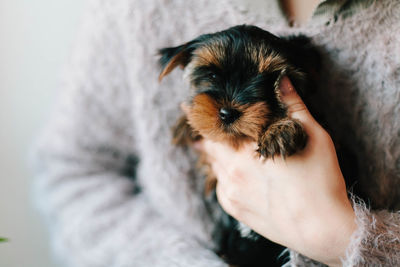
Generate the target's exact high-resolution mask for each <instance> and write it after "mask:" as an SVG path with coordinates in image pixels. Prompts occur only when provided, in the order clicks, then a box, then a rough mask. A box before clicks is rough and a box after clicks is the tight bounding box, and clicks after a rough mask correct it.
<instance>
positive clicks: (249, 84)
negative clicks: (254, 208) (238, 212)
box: [159, 25, 318, 266]
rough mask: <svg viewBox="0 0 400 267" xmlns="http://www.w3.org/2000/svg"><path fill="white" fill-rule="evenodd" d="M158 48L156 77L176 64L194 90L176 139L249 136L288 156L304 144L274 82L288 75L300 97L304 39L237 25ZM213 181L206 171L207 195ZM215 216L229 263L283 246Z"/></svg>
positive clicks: (270, 254)
mask: <svg viewBox="0 0 400 267" xmlns="http://www.w3.org/2000/svg"><path fill="white" fill-rule="evenodd" d="M159 53H160V56H161V58H160V65H161V68H162V72H161V74H160V77H159V78H160V80H161V79H162V78H163V77H164V76H166V75H167V74H168V73H170V72H171V71H172V70H173V69H174V68H175V67H177V66H180V67H182V68H184V69H185V70H184V72H185V76H186V77H187V78H188V79H189V82H190V85H191V87H192V90H193V94H192V97H191V99H190V100H189V101H188V111H187V112H186V113H187V114H185V115H183V116H182V117H181V118H180V119H179V120H178V122H177V124H176V125H175V127H174V128H173V142H174V143H175V144H177V145H190V144H192V143H193V142H195V141H197V140H199V139H201V138H203V137H204V138H209V139H211V140H214V141H217V142H226V143H228V144H230V145H231V146H232V147H234V148H240V147H241V145H242V144H244V143H245V142H249V141H253V142H257V144H258V149H257V153H258V154H259V155H260V156H261V157H264V158H274V157H275V156H282V157H283V158H285V157H289V156H291V155H292V154H295V153H296V152H298V151H301V150H302V149H303V148H304V147H305V146H306V144H307V134H306V132H305V131H304V128H303V126H302V125H301V123H300V122H299V121H298V120H296V119H292V118H289V117H288V112H287V107H286V106H285V104H284V103H282V101H281V99H280V98H281V92H280V90H279V83H280V81H281V79H282V77H284V76H288V77H289V79H290V80H291V82H292V83H293V85H294V87H295V88H296V90H297V91H298V93H299V94H300V96H302V95H303V94H304V93H305V92H306V89H308V88H309V87H310V81H311V80H312V79H311V78H310V77H311V76H312V74H313V72H314V70H315V69H316V68H317V64H318V53H317V52H316V51H315V49H314V48H313V47H312V46H311V44H310V42H309V40H308V39H307V38H305V37H303V36H297V37H287V38H279V37H277V36H275V35H273V34H271V33H269V32H267V31H264V30H262V29H260V28H258V27H255V26H248V25H241V26H236V27H232V28H229V29H227V30H224V31H221V32H217V33H212V34H204V35H201V36H199V37H198V38H196V39H194V40H192V41H189V42H187V43H185V44H182V45H180V46H176V47H170V48H163V49H161V50H160V51H159ZM215 184H216V180H215V178H214V177H213V175H212V174H211V173H209V174H208V177H207V179H206V185H205V191H206V193H207V194H208V193H210V192H212V191H213V189H214V188H215ZM214 196H215V191H214ZM213 201H215V197H214V200H213ZM216 220H217V222H216V230H215V241H216V243H217V246H218V251H217V252H218V254H219V255H221V256H222V257H223V258H224V259H225V260H226V261H227V262H228V263H229V264H231V265H235V266H274V265H277V264H278V261H277V257H278V256H279V254H280V253H281V252H282V250H283V247H281V246H279V245H276V244H274V243H272V242H270V241H268V240H267V239H265V238H263V237H261V236H259V235H258V234H256V233H255V232H253V231H250V230H249V229H248V228H246V227H245V226H244V225H242V224H240V223H238V222H237V221H236V220H234V219H233V218H232V217H230V216H228V215H227V214H226V213H224V214H223V215H222V216H220V217H219V218H217V219H216Z"/></svg>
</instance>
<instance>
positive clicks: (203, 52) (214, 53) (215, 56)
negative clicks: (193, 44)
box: [193, 45, 225, 66]
mask: <svg viewBox="0 0 400 267" xmlns="http://www.w3.org/2000/svg"><path fill="white" fill-rule="evenodd" d="M224 55H225V52H224V50H223V49H222V48H221V47H219V46H218V45H212V46H210V47H208V46H204V47H201V48H199V49H197V50H196V51H195V52H194V56H195V57H194V59H193V62H194V64H195V65H197V66H202V65H204V66H208V65H215V66H220V59H222V58H223V57H224Z"/></svg>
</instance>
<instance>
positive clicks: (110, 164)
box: [32, 0, 400, 267]
mask: <svg viewBox="0 0 400 267" xmlns="http://www.w3.org/2000/svg"><path fill="white" fill-rule="evenodd" d="M399 14H400V6H399V2H398V1H396V0H392V1H389V0H388V1H377V2H375V3H374V4H372V5H371V6H370V7H368V8H367V9H365V10H361V11H359V12H358V13H357V14H354V15H352V16H351V17H347V18H341V17H340V16H339V17H337V18H336V21H333V20H332V21H330V23H329V25H321V24H318V25H313V24H312V23H311V24H310V25H308V26H304V27H302V28H296V29H292V28H288V27H287V26H286V25H285V23H284V22H283V20H275V19H273V18H274V17H273V16H268V14H265V17H261V16H252V14H251V13H249V12H248V11H246V10H244V9H241V8H238V7H237V6H236V5H235V4H232V3H230V2H229V1H228V0H220V1H211V0H201V1H200V0H199V1H185V0H175V1H166V0H135V1H133V0H120V1H111V0H93V1H92V2H91V4H90V8H89V9H88V12H87V14H86V18H87V19H86V20H85V23H84V24H83V26H82V31H81V33H80V35H79V37H78V40H77V42H76V46H75V49H74V53H73V57H72V58H71V62H69V64H68V68H67V71H66V72H65V74H64V79H63V80H62V82H61V84H60V90H59V97H58V102H57V103H56V104H55V105H54V112H53V113H52V118H51V119H50V121H49V123H48V127H46V129H45V130H44V131H43V134H42V135H41V138H40V139H39V140H38V141H37V142H36V144H35V146H34V149H33V153H32V158H33V161H34V170H35V173H36V180H35V181H36V182H35V184H36V199H37V202H38V206H39V207H40V209H41V211H42V213H43V214H44V215H45V216H46V218H47V221H48V224H49V226H50V229H51V233H52V242H53V247H54V250H55V252H56V253H57V255H58V257H59V258H60V261H62V262H64V263H66V265H67V266H76V267H81V266H82V267H83V266H85V267H95V266H107V267H110V266H115V267H120V266H160V267H163V266H165V267H171V266H182V267H187V266H194V267H197V266H198V267H214V266H226V264H225V263H223V261H222V260H221V259H219V258H218V256H217V255H215V254H214V253H213V251H212V248H213V244H212V242H211V237H210V236H211V229H212V221H211V219H210V218H209V216H208V213H207V211H206V208H205V205H204V202H203V199H202V193H201V191H202V183H203V180H202V177H201V175H200V174H198V173H197V172H196V171H195V169H194V165H195V162H196V154H195V153H193V151H191V150H187V149H182V148H176V147H174V146H173V145H171V141H170V140H171V133H170V128H171V126H172V125H173V124H174V123H175V121H176V120H177V118H178V117H179V115H180V114H181V111H180V109H179V104H180V102H182V101H184V100H186V99H187V98H188V96H189V93H190V92H189V91H188V88H187V86H186V85H185V84H184V83H183V81H182V72H181V71H178V70H177V71H174V72H173V73H171V75H169V76H168V77H166V78H165V79H164V80H163V82H162V83H161V84H160V83H158V80H157V77H158V74H159V67H158V66H157V56H156V51H157V49H159V48H162V47H167V46H175V45H180V44H182V43H184V42H186V41H189V40H191V39H193V38H195V37H196V36H198V35H199V34H203V33H207V32H215V31H218V30H223V29H226V28H228V27H230V26H234V25H237V24H244V23H246V24H253V25H256V26H259V27H261V28H264V29H266V30H269V31H271V32H273V33H275V34H278V35H280V34H282V35H286V34H293V33H303V34H305V35H308V36H310V38H311V39H312V40H313V42H314V43H315V44H316V45H317V46H318V47H320V49H321V51H323V62H324V64H323V65H324V66H323V68H322V71H321V73H322V75H323V77H322V78H323V79H322V80H323V81H324V85H323V87H322V88H323V90H320V91H318V92H317V93H316V94H315V97H314V102H313V105H314V106H315V108H318V109H319V111H320V112H321V113H323V114H324V115H325V117H326V119H327V122H328V124H329V125H331V126H334V127H332V129H333V131H332V135H333V136H334V137H335V138H337V139H339V140H341V142H343V143H344V144H345V145H346V146H348V147H349V148H351V149H353V150H354V151H355V153H356V154H357V158H358V165H359V166H360V170H361V173H360V176H359V177H356V178H357V180H358V183H357V185H356V186H359V188H360V190H361V191H362V192H364V194H365V196H367V197H368V198H369V201H370V202H369V203H371V208H372V211H370V210H369V209H367V208H366V207H365V206H363V205H358V204H355V205H358V206H355V210H356V214H357V222H358V225H359V227H358V230H357V232H356V233H355V234H354V236H353V238H352V241H351V244H350V245H349V248H348V251H347V256H346V258H345V259H343V263H344V265H345V266H372V265H373V266H394V265H398V261H400V255H397V254H398V253H399V251H400V250H399V249H398V248H399V237H400V231H399V225H400V216H399V215H398V214H397V213H393V212H391V211H390V210H394V209H396V208H399V207H400V201H399V200H400V190H399V189H398V188H400V187H399V183H400V179H399V178H400V138H399V137H400V120H399V113H400V105H399V103H400V93H399V87H400V47H399V44H400V40H399V37H400V17H399V16H400V15H399ZM377 209H385V210H383V211H376V210H377ZM290 255H291V259H290V262H289V264H290V265H292V266H313V265H312V261H311V260H309V259H307V258H306V257H304V256H302V255H299V254H297V253H295V252H290ZM313 264H316V265H320V264H319V263H315V262H314V263H313Z"/></svg>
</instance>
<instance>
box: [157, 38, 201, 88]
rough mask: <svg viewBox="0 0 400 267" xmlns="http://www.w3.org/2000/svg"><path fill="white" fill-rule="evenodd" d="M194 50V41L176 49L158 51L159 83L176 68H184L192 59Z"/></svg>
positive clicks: (168, 48)
mask: <svg viewBox="0 0 400 267" xmlns="http://www.w3.org/2000/svg"><path fill="white" fill-rule="evenodd" d="M194 49H195V47H194V41H191V42H189V43H186V44H183V45H180V46H176V47H167V48H162V49H160V50H159V51H158V54H159V55H160V59H159V64H160V66H161V73H160V76H159V77H158V79H159V81H161V80H162V78H164V76H166V75H168V74H169V73H170V72H171V71H172V70H173V69H175V68H176V67H177V66H180V67H181V68H184V67H186V65H187V64H188V63H189V61H190V59H191V57H192V52H193V51H194Z"/></svg>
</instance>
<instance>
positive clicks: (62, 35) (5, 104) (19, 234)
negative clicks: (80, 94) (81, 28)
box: [0, 0, 85, 267]
mask: <svg viewBox="0 0 400 267" xmlns="http://www.w3.org/2000/svg"><path fill="white" fill-rule="evenodd" d="M84 7H85V1H82V0H63V1H54V0H40V1H32V0H0V127H1V130H0V237H7V238H9V239H10V240H9V241H8V242H6V243H0V266H1V267H48V266H62V263H59V262H56V261H55V260H54V259H52V256H51V252H50V246H49V242H48V233H47V230H46V229H45V228H46V226H45V224H44V222H43V221H42V219H41V217H40V215H39V214H38V213H37V211H36V210H35V207H34V203H33V197H32V188H31V184H32V179H33V177H32V175H31V174H30V173H29V168H28V164H27V152H28V150H29V147H30V145H31V143H32V142H33V140H34V138H35V136H36V135H37V134H38V131H39V130H40V129H41V128H42V127H43V124H44V122H45V121H46V117H47V114H48V112H49V110H50V106H51V103H52V101H53V98H54V96H55V89H56V87H57V81H58V79H59V77H60V73H61V71H62V67H63V64H64V63H65V62H66V61H67V58H68V55H69V53H70V51H71V46H72V43H73V40H74V37H75V35H76V31H77V28H78V25H79V21H80V19H81V16H82V13H83V12H82V11H83V10H84Z"/></svg>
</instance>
